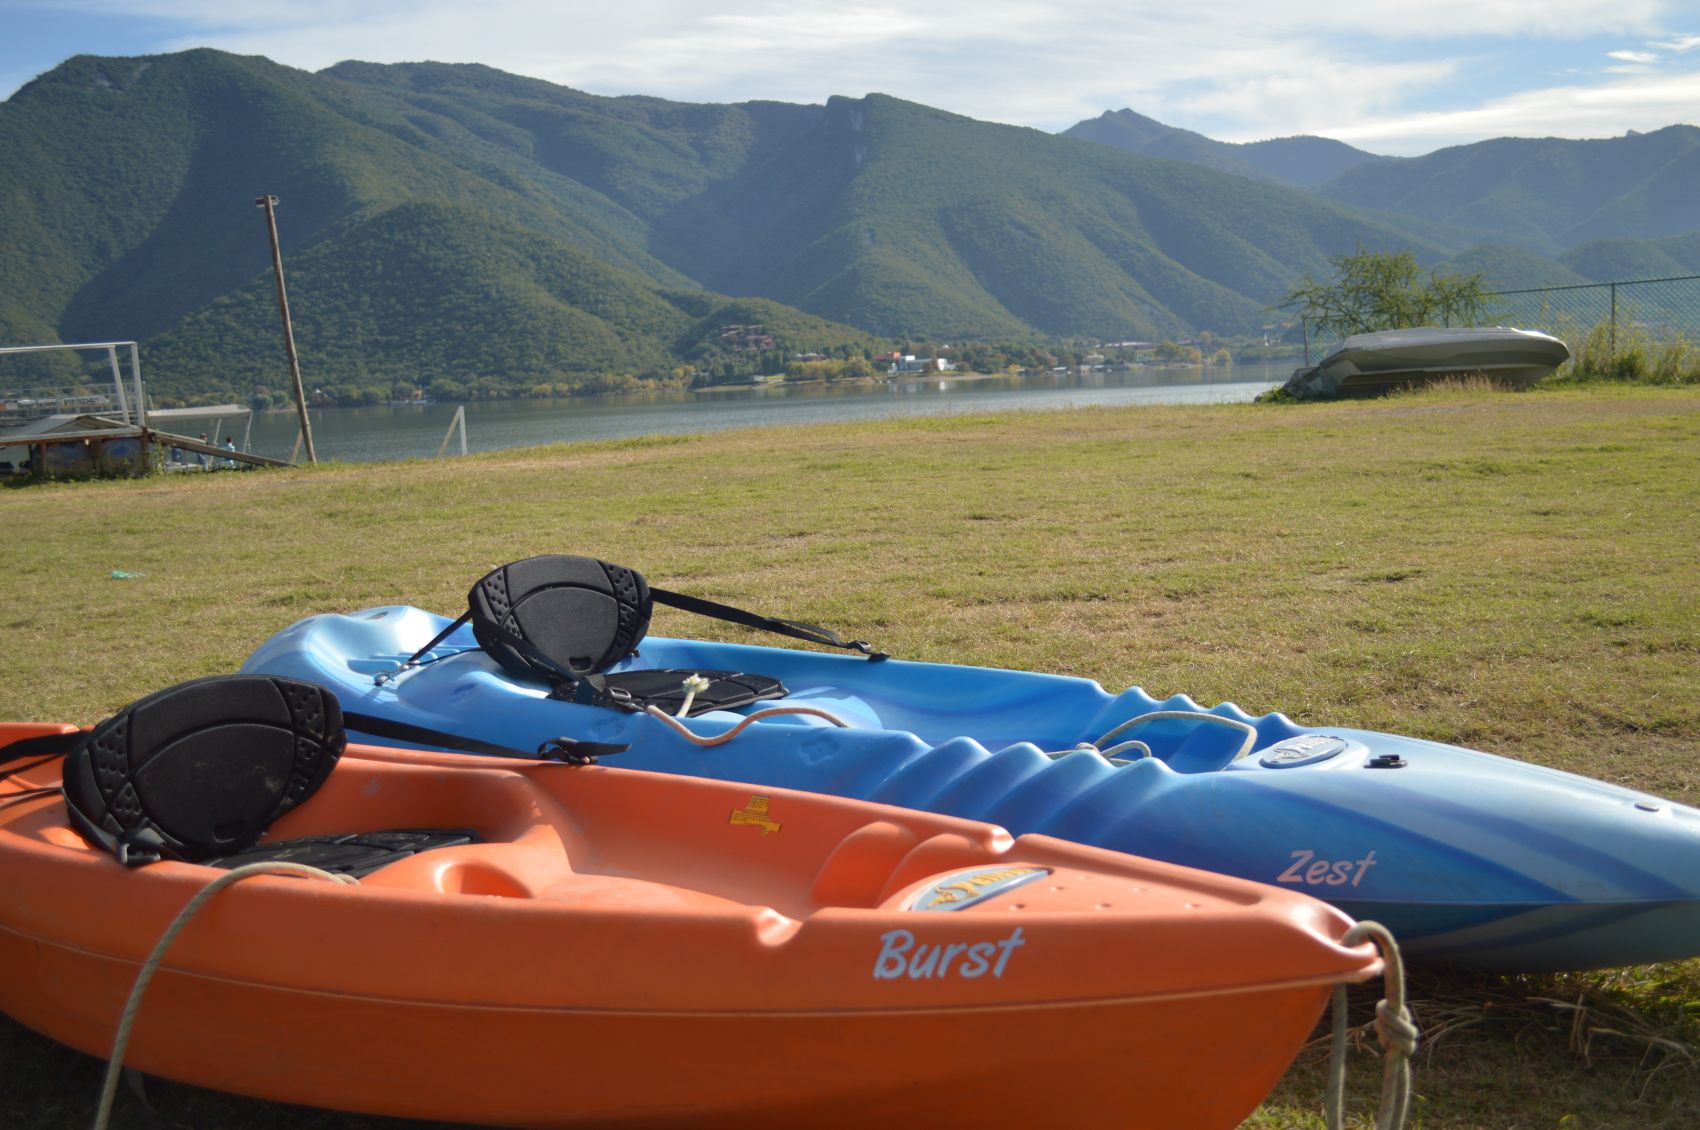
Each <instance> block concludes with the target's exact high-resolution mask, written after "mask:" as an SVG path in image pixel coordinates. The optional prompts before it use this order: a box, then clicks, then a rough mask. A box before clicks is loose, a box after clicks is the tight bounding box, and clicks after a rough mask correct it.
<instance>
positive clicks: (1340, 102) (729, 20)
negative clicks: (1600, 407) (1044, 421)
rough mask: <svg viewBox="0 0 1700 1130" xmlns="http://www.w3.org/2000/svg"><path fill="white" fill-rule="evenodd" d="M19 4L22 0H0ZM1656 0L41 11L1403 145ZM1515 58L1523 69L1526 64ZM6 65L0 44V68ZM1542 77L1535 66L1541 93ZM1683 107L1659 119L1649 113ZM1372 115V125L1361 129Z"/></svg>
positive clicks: (608, 74) (596, 83)
mask: <svg viewBox="0 0 1700 1130" xmlns="http://www.w3.org/2000/svg"><path fill="white" fill-rule="evenodd" d="M32 2H41V0H0V6H8V5H9V6H12V7H20V6H21V7H23V8H26V9H27V8H28V7H29V5H30V4H31V3H32ZM1675 2H1676V0H1424V2H1422V3H1414V2H1412V0H1307V2H1306V3H1303V4H1298V3H1272V2H1271V0H1193V2H1192V3H1189V4H1184V5H1183V4H1167V5H1163V6H1157V5H1154V4H1152V3H1150V2H1149V0H1145V2H1142V0H1055V2H1054V3H1052V4H1039V3H1037V2H1036V0H929V3H927V4H925V5H920V4H915V3H912V2H903V0H838V2H831V0H735V2H734V0H622V2H618V3H607V2H606V0H597V2H594V3H593V2H591V0H554V2H544V0H482V2H480V3H478V4H476V5H473V4H469V3H467V2H466V0H364V2H361V3H355V4H348V3H347V2H346V0H57V2H56V4H55V7H56V9H58V10H61V11H62V10H64V9H66V8H71V9H74V10H78V11H82V12H86V13H88V14H89V18H90V19H91V20H92V19H99V18H102V17H105V16H110V17H111V18H113V19H118V18H128V19H136V18H146V19H150V20H154V21H161V22H162V23H163V24H164V26H167V27H171V28H176V29H180V33H176V32H174V33H171V34H169V35H168V36H167V37H166V38H164V39H162V40H156V41H155V42H154V44H153V45H152V46H151V47H150V48H149V49H150V50H179V49H182V48H185V47H190V46H212V47H219V48H223V49H225V50H229V51H234V52H238V53H241V54H253V55H265V56H267V57H269V58H272V59H274V60H277V61H278V62H281V63H285V64H288V65H290V66H296V67H302V68H306V69H309V70H318V69H320V68H323V67H326V66H329V65H331V64H332V63H336V62H340V61H342V60H345V59H364V60H369V61H372V62H381V63H382V62H404V61H418V60H426V59H431V60H437V61H442V62H469V63H470V62H476V63H485V64H488V65H490V66H493V67H498V68H500V69H502V70H507V71H513V72H516V73H519V74H524V75H530V76H533V77H536V78H541V79H545V80H548V81H551V82H557V83H561V84H564V85H568V86H573V87H577V88H579V89H584V90H589V91H592V92H595V93H600V94H628V93H643V94H654V95H658V96H661V97H667V98H674V99H678V100H681V101H693V102H725V101H742V100H747V99H757V98H764V99H775V100H781V101H789V102H821V101H824V100H825V99H826V98H827V97H828V96H830V95H833V94H847V95H852V96H855V95H860V94H863V93H867V92H869V91H883V92H886V93H890V94H894V95H897V96H899V97H902V98H908V99H912V100H914V101H918V102H923V103H926V104H928V105H932V106H938V107H940V108H943V109H946V110H951V111H954V112H957V113H962V114H967V115H970V116H973V117H976V118H982V119H988V120H993V121H1002V122H1009V123H1012V124H1018V125H1031V126H1037V127H1040V128H1045V129H1060V128H1063V127H1066V126H1068V125H1070V124H1072V123H1073V122H1075V121H1078V120H1081V119H1083V118H1088V117H1095V116H1097V115H1098V114H1100V113H1102V112H1103V111H1104V110H1106V109H1115V108H1120V107H1122V106H1131V107H1132V108H1134V109H1136V110H1139V111H1140V112H1142V113H1146V114H1150V115H1151V116H1153V117H1157V118H1159V119H1161V120H1163V121H1167V122H1171V123H1173V124H1176V125H1185V126H1189V127H1192V128H1199V129H1203V130H1204V131H1205V132H1209V133H1211V134H1212V135H1217V136H1225V137H1229V138H1233V139H1246V140H1249V139H1253V138H1258V137H1269V136H1277V135H1281V134H1290V133H1295V132H1326V133H1329V134H1331V135H1333V136H1342V137H1343V136H1345V134H1344V133H1343V132H1342V131H1348V130H1349V131H1353V133H1352V136H1354V137H1360V138H1363V139H1364V143H1366V147H1369V148H1375V145H1376V144H1383V145H1405V144H1407V143H1408V142H1407V140H1406V139H1407V138H1408V137H1409V136H1412V135H1411V134H1410V131H1411V130H1414V129H1417V127H1416V126H1415V125H1413V123H1418V122H1430V123H1433V122H1439V121H1448V122H1453V123H1455V124H1456V125H1457V127H1459V128H1462V127H1463V126H1465V125H1467V124H1468V123H1469V122H1472V121H1481V122H1483V123H1487V122H1494V123H1502V124H1503V125H1504V126H1505V127H1506V128H1505V129H1504V130H1502V132H1524V133H1527V132H1531V131H1533V130H1537V129H1543V128H1545V123H1547V122H1548V121H1549V120H1551V116H1550V115H1548V114H1547V113H1546V112H1545V111H1544V110H1543V109H1542V105H1541V98H1542V97H1545V96H1547V95H1549V94H1550V93H1551V92H1550V91H1543V92H1542V94H1541V95H1540V96H1531V97H1530V98H1527V99H1501V100H1499V101H1497V102H1495V103H1492V104H1489V105H1487V106H1482V107H1478V108H1476V109H1475V110H1468V111H1458V112H1456V113H1449V114H1427V115H1425V114H1419V113H1415V112H1414V111H1413V108H1414V107H1423V106H1426V105H1431V104H1433V101H1434V100H1435V99H1436V98H1441V97H1444V98H1445V99H1447V100H1448V101H1449V102H1451V103H1454V104H1456V103H1459V102H1467V101H1469V94H1468V91H1469V89H1470V82H1471V80H1472V76H1473V74H1474V73H1475V62H1476V60H1477V59H1478V58H1483V57H1488V56H1490V55H1492V54H1493V53H1495V52H1515V51H1517V50H1519V49H1526V48H1528V47H1529V45H1531V44H1533V43H1535V42H1536V41H1539V42H1540V43H1543V44H1553V45H1557V44H1568V45H1572V46H1573V47H1575V48H1576V49H1577V50H1582V49H1583V46H1584V45H1587V44H1590V43H1598V42H1600V41H1604V42H1607V43H1610V42H1612V41H1614V40H1615V41H1616V42H1631V43H1642V44H1646V45H1648V46H1647V50H1633V51H1632V50H1622V51H1615V52H1612V53H1611V57H1612V59H1613V60H1614V61H1615V62H1616V63H1617V64H1620V65H1621V66H1622V67H1625V68H1637V67H1646V66H1649V65H1651V64H1652V63H1654V62H1656V61H1658V60H1659V59H1664V60H1665V62H1666V63H1668V64H1669V65H1672V66H1676V65H1679V63H1678V57H1679V56H1680V55H1681V54H1682V53H1683V52H1687V51H1689V50H1690V49H1692V48H1693V47H1695V46H1697V45H1700V36H1692V35H1688V34H1686V33H1681V34H1679V33H1676V32H1672V31H1670V30H1668V20H1666V18H1665V17H1666V16H1667V15H1668V14H1669V11H1670V9H1671V7H1672V5H1673V3H1675ZM73 50H74V48H73ZM1654 50H1657V51H1660V52H1666V53H1667V54H1665V55H1654V54H1653V53H1652V52H1653V51H1654ZM69 53H70V52H69V51H68V52H67V54H69ZM1521 62H1522V61H1521V60H1518V61H1516V63H1513V64H1510V65H1512V66H1513V67H1515V66H1516V65H1520V64H1521ZM1532 62H1533V64H1534V65H1531V66H1529V67H1528V68H1527V69H1528V70H1529V72H1530V73H1531V74H1534V73H1539V65H1538V60H1532ZM7 63H8V60H7V59H6V58H5V57H4V48H3V47H0V71H3V70H5V69H7ZM1555 73H1556V68H1555V69H1554V70H1553V71H1548V72H1547V74H1548V75H1549V77H1548V78H1547V79H1546V82H1547V83H1548V84H1549V85H1550V84H1551V83H1552V82H1553V81H1555V80H1554V78H1552V77H1550V76H1552V75H1553V74H1555ZM1594 77H1595V78H1597V77H1598V76H1597V75H1595V76H1594ZM1627 77H1633V76H1626V78H1627ZM1618 81H1623V80H1621V79H1620V80H1618ZM0 89H3V88H0ZM1693 104H1695V103H1691V104H1690V105H1693ZM1518 112H1521V113H1523V114H1524V115H1525V116H1523V117H1518V116H1517V113H1518ZM1692 113H1693V111H1692V110H1691V109H1687V108H1684V109H1682V110H1680V111H1676V112H1671V113H1670V116H1669V117H1668V118H1667V119H1666V122H1664V123H1660V124H1668V122H1669V121H1677V120H1681V119H1682V117H1684V116H1691V115H1692ZM1472 114H1475V115H1476V116H1475V117H1472V116H1471V115H1472ZM1639 120H1640V119H1637V122H1639ZM1383 122H1387V123H1392V124H1393V128H1392V131H1391V132H1387V133H1385V134H1383V133H1380V132H1378V131H1380V130H1382V128H1383V127H1382V125H1381V123H1383ZM1625 125H1626V126H1627V125H1635V126H1636V128H1642V127H1641V125H1639V124H1637V123H1630V122H1626V123H1625ZM1422 128H1424V129H1428V128H1434V129H1439V128H1440V127H1438V126H1424V127H1422ZM1558 128H1560V129H1562V128H1563V127H1562V125H1561V126H1559V127H1558ZM1622 128H1623V127H1620V128H1618V129H1617V130H1616V132H1622ZM1419 132H1420V131H1419ZM1480 136H1490V134H1482V135H1480ZM1383 137H1385V138H1386V140H1385V141H1383V140H1381V139H1382V138H1383Z"/></svg>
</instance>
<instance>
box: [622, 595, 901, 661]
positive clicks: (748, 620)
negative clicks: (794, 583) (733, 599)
mask: <svg viewBox="0 0 1700 1130" xmlns="http://www.w3.org/2000/svg"><path fill="white" fill-rule="evenodd" d="M649 597H650V599H651V600H653V601H655V603H657V604H665V605H668V606H670V607H673V608H677V609H680V610H682V611H685V612H695V613H696V614H697V615H698V616H708V617H710V618H712V619H715V620H725V621H727V622H728V623H732V624H742V625H743V626H744V627H746V628H756V629H759V630H761V631H764V632H773V633H775V634H777V635H781V636H790V637H791V638H792V639H794V640H803V641H805V642H807V643H818V644H825V645H826V646H827V647H841V648H843V649H844V650H846V651H859V652H861V653H862V654H863V655H865V656H867V657H868V658H869V659H885V658H886V657H887V656H886V653H885V652H883V651H875V650H874V649H873V648H872V647H871V646H869V644H868V641H867V640H846V639H844V638H843V637H842V636H840V635H839V634H838V633H837V632H835V631H833V630H832V629H830V628H823V627H821V626H820V625H819V624H804V623H802V622H801V621H797V620H779V619H775V618H774V617H772V616H762V615H759V614H758V613H755V612H746V611H745V610H744V609H742V608H733V607H732V606H731V605H730V604H720V603H718V602H716V601H712V600H704V599H702V598H701V597H698V596H686V595H685V594H683V593H677V592H669V591H668V590H666V589H658V588H656V587H655V586H654V585H651V586H650V588H649Z"/></svg>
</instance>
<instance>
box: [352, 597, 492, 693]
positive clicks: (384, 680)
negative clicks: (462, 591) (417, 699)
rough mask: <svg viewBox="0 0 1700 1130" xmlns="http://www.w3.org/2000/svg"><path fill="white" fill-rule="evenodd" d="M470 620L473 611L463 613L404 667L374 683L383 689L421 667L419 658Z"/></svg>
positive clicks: (409, 657) (411, 656) (406, 662)
mask: <svg viewBox="0 0 1700 1130" xmlns="http://www.w3.org/2000/svg"><path fill="white" fill-rule="evenodd" d="M470 619H472V613H471V611H467V612H463V613H462V614H461V617H460V619H458V620H456V621H454V622H453V623H452V624H450V625H449V626H448V627H446V628H444V629H443V630H442V631H440V632H438V633H437V634H436V635H435V636H433V637H431V642H430V643H428V644H426V645H425V646H424V647H422V648H420V649H419V650H418V651H416V652H414V653H413V654H412V655H410V656H408V657H407V658H406V659H405V660H404V661H403V662H402V665H401V666H400V667H397V668H396V669H395V670H394V671H389V672H386V673H385V674H382V675H379V676H378V677H377V678H376V679H373V680H372V681H373V682H374V683H376V684H377V685H378V686H380V687H381V686H383V685H384V684H385V683H387V682H389V681H390V680H391V679H393V678H395V677H396V676H397V675H399V674H401V673H402V672H403V671H407V670H409V669H411V668H414V667H418V666H420V663H419V657H420V656H421V655H424V654H425V653H426V652H428V651H430V650H431V649H432V648H434V647H436V646H437V645H438V644H440V643H442V642H443V641H444V640H446V639H448V638H449V637H450V636H452V635H454V631H455V629H456V628H458V627H460V626H461V625H462V624H464V623H466V622H467V621H468V620H470Z"/></svg>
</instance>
